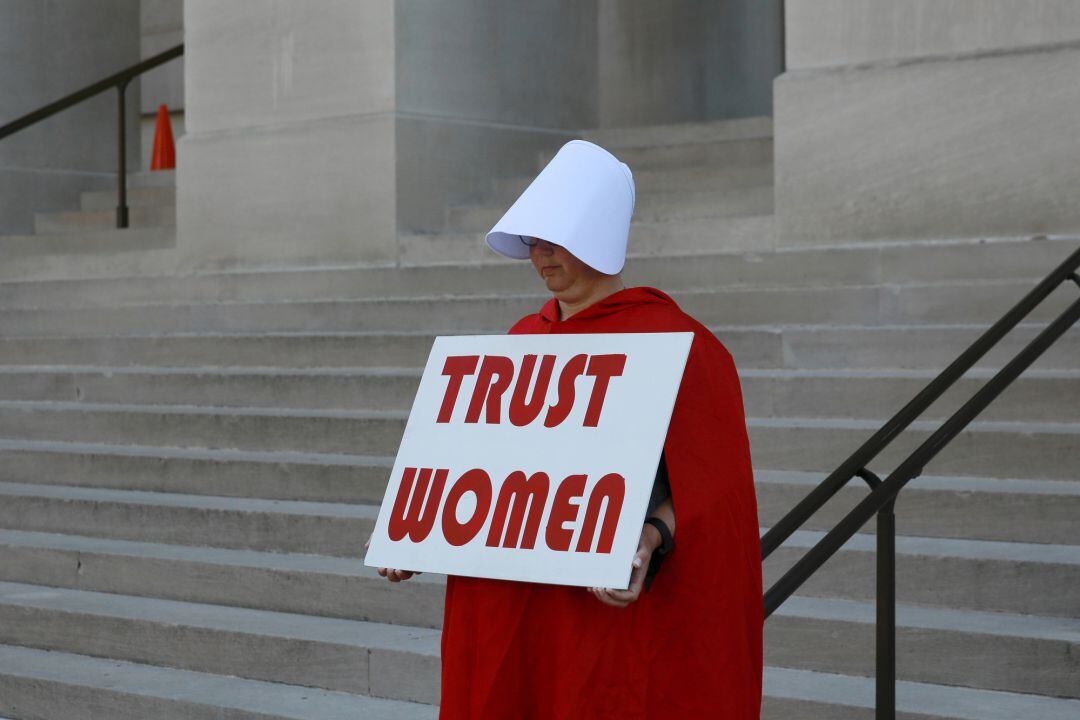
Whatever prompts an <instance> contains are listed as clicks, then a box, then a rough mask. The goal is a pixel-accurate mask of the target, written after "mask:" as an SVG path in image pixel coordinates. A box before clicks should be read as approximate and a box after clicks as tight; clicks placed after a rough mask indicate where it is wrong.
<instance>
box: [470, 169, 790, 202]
mask: <svg viewBox="0 0 1080 720" xmlns="http://www.w3.org/2000/svg"><path fill="white" fill-rule="evenodd" d="M539 171H540V168H537V172H536V173H531V174H528V175H514V176H511V177H505V178H498V179H496V180H494V181H493V182H492V191H491V203H492V204H493V205H501V206H504V207H510V205H511V204H512V203H513V202H514V201H515V200H517V199H518V197H519V196H520V195H521V193H522V192H524V191H525V188H527V187H528V186H529V185H530V184H531V183H532V181H533V180H535V179H536V175H537V174H538V173H539ZM631 171H632V172H633V173H634V190H635V193H636V195H637V197H641V196H642V195H645V194H648V193H654V192H715V193H721V192H725V191H728V190H731V189H733V188H740V187H753V186H760V185H769V184H772V182H773V163H772V161H771V160H770V161H764V160H762V161H760V162H757V163H743V164H742V165H734V166H732V165H720V164H711V165H690V166H687V167H671V168H641V169H635V168H634V166H633V165H631Z"/></svg>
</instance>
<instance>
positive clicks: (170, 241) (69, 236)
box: [0, 227, 176, 280]
mask: <svg viewBox="0 0 1080 720" xmlns="http://www.w3.org/2000/svg"><path fill="white" fill-rule="evenodd" d="M175 245H176V229H175V228H171V227H160V228H128V229H126V230H117V229H116V228H115V227H113V228H108V229H98V230H86V231H82V232H78V233H68V232H65V233H57V234H53V235H0V261H2V265H3V266H7V265H8V264H9V263H17V262H18V261H20V260H21V261H26V260H29V259H30V258H37V257H38V256H43V255H68V254H70V255H97V254H110V253H115V252H121V251H126V250H151V249H161V248H169V247H174V246H175ZM15 267H16V268H17V267H18V265H16V266H15ZM10 269H11V268H6V270H5V272H4V273H3V274H2V275H0V277H2V278H3V279H5V280H8V279H16V280H19V279H25V277H23V276H21V275H20V274H19V273H16V272H8V270H10Z"/></svg>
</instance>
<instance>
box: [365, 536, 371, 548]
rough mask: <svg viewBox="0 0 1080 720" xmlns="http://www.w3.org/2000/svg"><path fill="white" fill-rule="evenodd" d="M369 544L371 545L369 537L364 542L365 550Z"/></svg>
mask: <svg viewBox="0 0 1080 720" xmlns="http://www.w3.org/2000/svg"><path fill="white" fill-rule="evenodd" d="M370 545H371V538H368V539H367V541H366V542H365V543H364V549H365V550H367V549H368V547H370Z"/></svg>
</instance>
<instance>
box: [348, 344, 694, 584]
mask: <svg viewBox="0 0 1080 720" xmlns="http://www.w3.org/2000/svg"><path fill="white" fill-rule="evenodd" d="M692 340H693V334H692V333H689V332H682V333H604V334H566V335H481V336H455V337H439V338H436V340H435V343H434V345H433V347H432V350H431V354H430V356H429V357H428V361H427V365H426V366H425V368H424V374H423V377H422V378H421V381H420V386H419V389H418V390H417V393H416V398H415V400H414V401H413V407H412V411H411V412H410V414H409V420H408V423H407V425H406V427H405V433H404V436H403V437H402V440H401V446H400V447H399V449H398V454H397V458H396V460H395V462H394V468H393V471H392V472H391V475H390V478H389V483H388V485H387V490H386V495H385V497H384V498H383V503H382V506H381V508H380V510H379V517H378V520H377V521H376V524H375V530H374V533H373V535H372V539H371V544H370V547H369V549H368V553H367V556H366V558H365V563H366V564H367V565H369V566H372V567H394V568H401V569H406V570H415V571H430V572H440V573H450V574H455V575H470V576H475V577H487V578H501V579H506V580H528V581H533V582H544V583H559V584H566V585H599V586H604V587H613V588H626V587H627V586H628V584H629V579H630V572H631V564H630V563H631V560H632V559H633V556H634V553H635V552H636V551H637V545H638V540H639V538H640V535H641V529H642V523H643V521H644V518H645V511H646V508H647V505H648V501H649V496H650V494H651V491H652V485H653V480H654V478H655V475H656V468H657V463H658V462H659V459H660V452H661V450H662V448H663V443H664V438H665V437H666V435H667V427H668V421H669V420H670V417H671V411H672V407H673V406H674V403H675V396H676V394H677V392H678V389H679V383H680V381H681V378H682V372H683V368H684V365H685V363H686V358H687V355H688V353H689V350H690V343H691V342H692Z"/></svg>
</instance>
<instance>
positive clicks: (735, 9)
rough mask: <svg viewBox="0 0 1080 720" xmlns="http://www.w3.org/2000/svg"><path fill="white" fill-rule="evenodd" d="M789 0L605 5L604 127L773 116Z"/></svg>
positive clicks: (615, 1)
mask: <svg viewBox="0 0 1080 720" xmlns="http://www.w3.org/2000/svg"><path fill="white" fill-rule="evenodd" d="M781 2H782V0H648V1H647V2H639V1H636V0H599V3H598V4H599V18H600V19H599V48H598V50H599V65H600V71H599V73H600V82H599V117H598V121H599V125H600V126H601V127H612V126H615V127H618V126H624V125H647V124H668V123H678V122H695V121H704V120H717V119H722V118H736V117H750V116H761V115H771V114H772V80H773V78H774V77H776V75H777V74H779V72H780V68H781V57H780V55H781V52H780V32H781V27H780V22H781V20H780V5H781Z"/></svg>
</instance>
